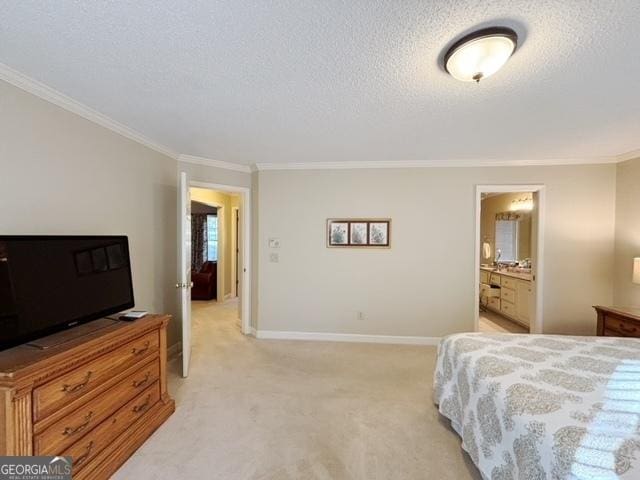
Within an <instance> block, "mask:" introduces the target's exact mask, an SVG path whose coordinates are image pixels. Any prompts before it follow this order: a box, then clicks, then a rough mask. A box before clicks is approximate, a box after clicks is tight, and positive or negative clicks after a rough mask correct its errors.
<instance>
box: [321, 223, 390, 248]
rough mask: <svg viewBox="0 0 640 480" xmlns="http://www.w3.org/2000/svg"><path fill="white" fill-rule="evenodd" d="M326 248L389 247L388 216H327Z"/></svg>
mask: <svg viewBox="0 0 640 480" xmlns="http://www.w3.org/2000/svg"><path fill="white" fill-rule="evenodd" d="M327 247H328V248H349V247H352V248H353V247H358V248H390V247H391V219H390V218H329V219H328V220H327Z"/></svg>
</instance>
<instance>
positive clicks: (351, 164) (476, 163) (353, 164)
mask: <svg viewBox="0 0 640 480" xmlns="http://www.w3.org/2000/svg"><path fill="white" fill-rule="evenodd" d="M0 80H4V81H5V82H7V83H9V84H11V85H13V86H15V87H17V88H20V89H22V90H24V91H26V92H29V93H31V94H33V95H35V96H37V97H40V98H42V99H43V100H46V101H48V102H50V103H53V104H54V105H57V106H59V107H61V108H63V109H65V110H67V111H70V112H72V113H75V114H76V115H79V116H81V117H83V118H85V119H87V120H89V121H91V122H93V123H96V124H98V125H100V126H102V127H104V128H107V129H109V130H111V131H113V132H115V133H117V134H119V135H122V136H123V137H126V138H128V139H130V140H133V141H134V142H137V143H139V144H141V145H144V146H146V147H148V148H150V149H152V150H155V151H156V152H158V153H161V154H163V155H166V156H168V157H171V158H173V159H176V160H178V161H182V162H187V163H194V164H198V165H205V166H209V167H216V168H222V169H225V170H233V171H237V172H243V173H251V172H256V171H263V170H356V169H386V168H442V167H448V168H451V167H458V168H463V167H466V168H470V167H524V166H550V165H589V164H605V163H620V162H625V161H627V160H633V159H635V158H640V149H635V150H630V151H628V152H625V153H622V154H619V155H613V156H603V157H592V158H586V159H585V158H580V159H573V158H556V159H524V160H492V159H484V160H483V159H476V160H470V159H462V160H442V159H438V160H398V161H344V162H307V163H303V162H294V163H255V164H252V165H243V164H239V163H232V162H225V161H222V160H214V159H210V158H205V157H198V156H195V155H184V154H178V153H177V152H174V151H173V150H172V149H171V148H169V147H167V146H165V145H162V144H160V143H157V142H155V141H154V140H151V139H150V138H148V137H146V136H145V135H143V134H141V133H140V132H138V131H136V130H134V129H132V128H130V127H127V126H126V125H124V124H122V123H120V122H117V121H116V120H113V119H112V118H110V117H108V116H106V115H104V114H102V113H100V112H98V111H96V110H94V109H92V108H90V107H88V106H87V105H85V104H83V103H81V102H79V101H77V100H74V99H73V98H71V97H69V96H67V95H65V94H63V93H61V92H59V91H57V90H55V89H53V88H51V87H49V86H47V85H45V84H44V83H42V82H39V81H38V80H35V79H33V78H31V77H28V76H27V75H24V74H23V73H20V72H18V71H17V70H14V69H13V68H11V67H9V66H8V65H5V64H3V63H0Z"/></svg>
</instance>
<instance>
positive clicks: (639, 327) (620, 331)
mask: <svg viewBox="0 0 640 480" xmlns="http://www.w3.org/2000/svg"><path fill="white" fill-rule="evenodd" d="M593 308H595V310H596V312H597V314H598V326H597V335H598V336H601V337H602V336H606V337H634V338H640V308H625V307H603V306H600V305H596V306H594V307H593Z"/></svg>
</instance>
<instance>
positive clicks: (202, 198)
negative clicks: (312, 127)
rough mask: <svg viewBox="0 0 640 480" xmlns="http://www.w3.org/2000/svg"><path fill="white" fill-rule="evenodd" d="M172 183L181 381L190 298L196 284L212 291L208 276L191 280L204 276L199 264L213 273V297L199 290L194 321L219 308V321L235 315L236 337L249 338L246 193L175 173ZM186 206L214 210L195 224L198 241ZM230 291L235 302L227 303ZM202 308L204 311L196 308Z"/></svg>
mask: <svg viewBox="0 0 640 480" xmlns="http://www.w3.org/2000/svg"><path fill="white" fill-rule="evenodd" d="M178 177H179V189H178V200H179V202H178V203H179V209H178V267H179V278H178V282H177V284H176V288H178V289H179V291H180V295H179V298H180V308H181V311H182V375H183V377H186V376H187V375H188V372H189V365H190V361H191V351H192V348H191V347H192V328H191V327H192V321H191V318H192V316H191V313H192V308H191V307H192V298H191V297H192V295H191V294H192V291H193V290H194V287H196V283H197V282H198V281H199V280H204V281H206V282H209V283H207V284H206V285H205V287H209V288H213V284H212V283H211V282H212V281H213V280H212V278H211V275H202V276H201V277H202V278H196V277H199V274H200V273H207V272H201V270H200V269H201V268H202V265H203V264H205V263H207V262H208V267H209V272H210V271H211V269H212V267H213V266H214V267H215V268H213V271H215V272H216V280H215V292H216V293H215V296H214V297H215V298H210V297H212V296H213V295H212V294H211V290H206V288H205V291H207V292H209V293H208V296H209V298H206V299H204V302H205V303H199V304H198V308H194V309H195V310H196V313H199V314H198V315H197V317H198V319H199V321H207V319H206V318H205V317H206V315H207V312H209V313H210V312H215V311H222V310H220V309H216V308H207V306H210V307H215V306H218V307H219V306H222V305H225V309H224V311H225V312H226V313H225V317H228V313H229V312H230V311H235V312H236V315H235V316H236V317H237V322H236V323H237V325H238V327H239V328H238V329H239V330H240V332H241V333H243V334H245V335H247V334H250V333H251V324H250V322H251V320H250V305H251V285H250V278H251V276H250V265H251V258H250V255H251V250H250V247H251V192H250V189H249V188H246V187H236V186H229V185H220V184H210V183H203V182H195V181H190V179H189V175H188V173H187V172H179V175H178ZM192 200H194V201H197V202H199V203H201V204H203V205H205V206H207V207H211V208H214V209H215V215H214V214H212V213H209V214H207V219H206V220H207V221H203V220H202V219H201V220H200V228H199V234H198V235H199V239H198V238H194V237H195V236H194V234H193V231H192V228H191V224H192V209H193V208H194V205H193V204H192ZM235 210H237V213H235ZM234 220H235V221H234ZM234 247H235V248H234ZM234 253H235V255H234ZM194 256H198V262H196V263H195V264H194V263H193V262H192V258H193V257H194ZM234 267H235V272H234V271H233V270H234ZM236 280H237V282H236ZM234 285H235V288H234ZM234 291H235V294H236V295H237V296H238V298H232V296H233V294H234ZM194 301H196V300H195V299H194ZM198 301H199V300H198ZM206 302H209V303H208V304H206ZM225 302H227V304H225ZM202 305H204V307H203V308H200V307H202ZM211 316H216V315H213V314H211V315H209V317H211ZM196 343H197V342H196Z"/></svg>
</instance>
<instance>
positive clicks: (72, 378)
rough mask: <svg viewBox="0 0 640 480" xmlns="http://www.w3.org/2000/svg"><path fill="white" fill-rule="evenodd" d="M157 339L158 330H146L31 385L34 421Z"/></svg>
mask: <svg viewBox="0 0 640 480" xmlns="http://www.w3.org/2000/svg"><path fill="white" fill-rule="evenodd" d="M159 343H160V341H159V337H158V332H151V333H148V334H146V335H143V336H142V337H140V338H137V339H135V340H133V341H132V342H129V343H127V344H125V345H123V346H121V347H118V348H116V349H115V350H112V351H111V352H109V353H106V354H104V355H102V356H101V357H98V358H97V359H95V360H93V361H91V362H89V363H87V364H85V365H82V366H80V367H78V368H77V369H75V370H74V371H73V372H70V373H67V374H66V375H63V376H61V377H58V378H56V379H55V380H52V381H51V382H49V383H46V384H44V385H42V386H40V387H38V388H36V389H34V390H33V416H34V421H39V420H42V419H43V418H45V417H46V416H48V415H50V414H51V413H53V412H55V411H57V410H60V409H61V408H62V407H63V406H64V405H66V404H68V403H69V402H71V401H73V400H75V399H76V398H79V397H81V396H82V395H84V394H86V393H87V392H90V391H91V390H92V389H93V388H95V387H97V386H99V385H101V384H103V383H104V382H106V381H107V380H109V379H111V378H113V376H114V375H116V374H117V373H118V372H121V371H123V370H124V369H126V368H127V367H129V366H131V365H134V364H135V363H136V362H138V361H140V359H141V358H143V357H145V356H146V355H148V354H150V353H153V352H154V351H157V350H158V346H159Z"/></svg>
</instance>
